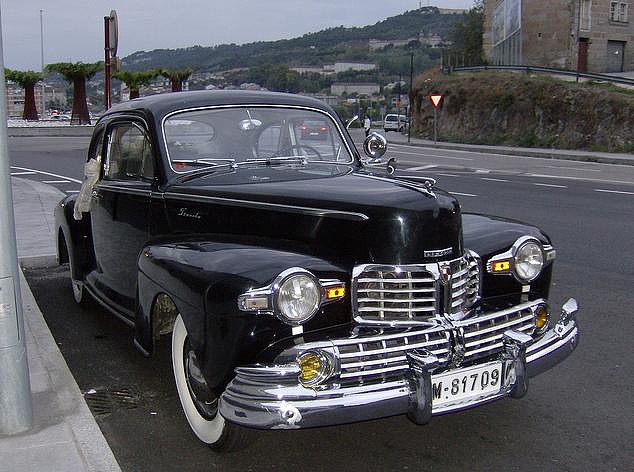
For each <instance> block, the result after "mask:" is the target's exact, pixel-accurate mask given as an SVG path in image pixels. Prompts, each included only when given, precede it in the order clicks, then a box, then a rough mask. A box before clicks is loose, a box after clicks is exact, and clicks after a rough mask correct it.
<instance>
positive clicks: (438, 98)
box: [429, 93, 444, 108]
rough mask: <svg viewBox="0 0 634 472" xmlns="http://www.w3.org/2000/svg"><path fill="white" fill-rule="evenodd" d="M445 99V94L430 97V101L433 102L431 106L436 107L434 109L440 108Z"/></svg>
mask: <svg viewBox="0 0 634 472" xmlns="http://www.w3.org/2000/svg"><path fill="white" fill-rule="evenodd" d="M443 97H444V95H443V94H440V93H435V94H433V95H430V96H429V100H430V101H431V104H432V105H434V108H438V106H439V105H440V102H441V101H442V99H443Z"/></svg>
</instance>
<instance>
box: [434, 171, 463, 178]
mask: <svg viewBox="0 0 634 472" xmlns="http://www.w3.org/2000/svg"><path fill="white" fill-rule="evenodd" d="M436 175H442V176H443V177H460V176H459V175H454V174H441V173H440V172H439V173H437V174H436Z"/></svg>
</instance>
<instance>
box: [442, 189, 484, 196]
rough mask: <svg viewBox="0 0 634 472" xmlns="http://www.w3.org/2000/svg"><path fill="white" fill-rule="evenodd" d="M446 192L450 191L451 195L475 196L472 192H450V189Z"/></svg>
mask: <svg viewBox="0 0 634 472" xmlns="http://www.w3.org/2000/svg"><path fill="white" fill-rule="evenodd" d="M447 192H449V193H451V194H452V195H460V196H461V197H477V195H474V194H472V193H461V192H452V191H451V190H447Z"/></svg>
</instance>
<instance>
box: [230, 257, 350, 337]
mask: <svg viewBox="0 0 634 472" xmlns="http://www.w3.org/2000/svg"><path fill="white" fill-rule="evenodd" d="M293 277H305V278H306V279H309V280H310V281H311V282H312V283H313V286H314V287H315V290H316V292H315V293H314V295H315V296H316V297H315V298H316V301H317V303H314V304H313V306H312V307H311V309H310V311H307V312H306V313H305V315H304V316H302V317H301V318H296V319H293V318H290V317H289V316H288V315H287V314H286V313H284V309H283V307H282V306H281V304H280V293H281V291H282V289H283V288H284V284H285V283H287V282H288V281H289V280H290V279H292V278H293ZM345 294H346V284H345V282H342V281H341V280H338V279H319V278H318V277H317V276H315V274H313V273H312V272H310V271H308V270H306V269H303V268H301V267H291V268H290V269H286V270H284V271H282V272H281V273H280V274H279V275H278V276H277V277H275V279H274V280H273V282H271V283H270V284H269V285H266V286H264V287H259V288H252V289H250V290H249V291H247V292H245V293H243V294H242V295H240V296H239V297H238V308H239V309H240V311H244V312H251V313H255V314H267V315H272V316H275V317H277V318H278V319H279V320H281V321H283V322H284V323H286V324H288V325H291V326H294V327H295V326H301V325H303V324H304V323H306V322H307V321H309V320H310V319H312V318H313V317H314V316H315V315H316V314H317V313H319V310H320V309H321V308H322V307H323V306H324V305H327V304H329V303H334V302H337V301H340V300H343V299H344V298H345Z"/></svg>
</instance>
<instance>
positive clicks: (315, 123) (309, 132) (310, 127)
mask: <svg viewBox="0 0 634 472" xmlns="http://www.w3.org/2000/svg"><path fill="white" fill-rule="evenodd" d="M299 129H300V130H301V137H302V138H303V139H326V138H328V130H329V127H328V125H327V123H326V122H325V121H321V120H308V121H304V122H303V123H302V124H301V126H300V127H299Z"/></svg>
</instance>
